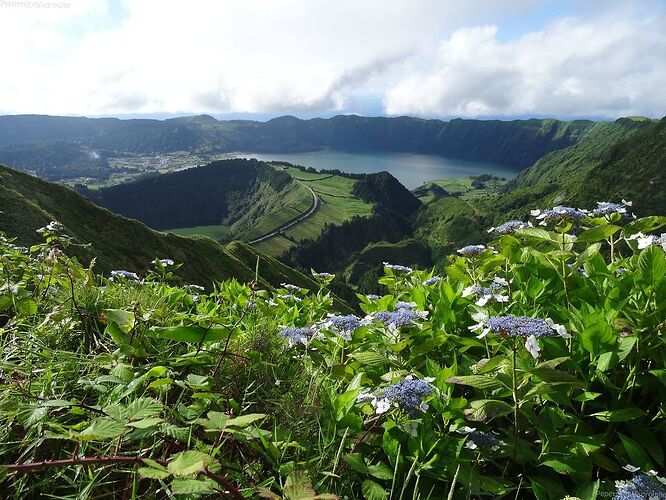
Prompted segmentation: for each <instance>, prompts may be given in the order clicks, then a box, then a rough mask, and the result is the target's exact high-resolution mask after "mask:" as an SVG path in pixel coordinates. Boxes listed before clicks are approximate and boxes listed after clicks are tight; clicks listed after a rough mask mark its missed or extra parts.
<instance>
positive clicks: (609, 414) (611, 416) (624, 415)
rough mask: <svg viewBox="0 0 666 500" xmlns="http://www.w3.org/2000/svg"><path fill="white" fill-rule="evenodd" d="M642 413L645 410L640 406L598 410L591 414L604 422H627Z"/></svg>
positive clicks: (643, 413) (640, 415)
mask: <svg viewBox="0 0 666 500" xmlns="http://www.w3.org/2000/svg"><path fill="white" fill-rule="evenodd" d="M643 415H645V412H644V411H643V410H641V409H640V408H622V409H620V410H608V411H600V412H597V413H593V414H592V415H591V416H592V417H597V418H598V419H599V420H603V421H604V422H627V421H629V420H633V419H635V418H640V417H642V416H643Z"/></svg>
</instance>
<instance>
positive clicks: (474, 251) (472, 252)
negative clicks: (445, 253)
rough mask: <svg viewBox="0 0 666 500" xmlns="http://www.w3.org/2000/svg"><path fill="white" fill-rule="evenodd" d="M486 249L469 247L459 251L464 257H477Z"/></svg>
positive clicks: (480, 246)
mask: <svg viewBox="0 0 666 500" xmlns="http://www.w3.org/2000/svg"><path fill="white" fill-rule="evenodd" d="M485 249H486V247H485V246H484V245H467V246H466V247H462V248H460V249H458V253H459V254H460V255H462V256H463V257H475V256H477V255H479V254H480V253H481V252H483V251H484V250H485Z"/></svg>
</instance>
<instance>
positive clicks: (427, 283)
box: [423, 276, 444, 286]
mask: <svg viewBox="0 0 666 500" xmlns="http://www.w3.org/2000/svg"><path fill="white" fill-rule="evenodd" d="M442 279H444V278H442V277H441V276H433V277H432V278H428V279H427V280H425V281H424V282H423V286H430V285H434V284H435V283H439V282H440V281H442Z"/></svg>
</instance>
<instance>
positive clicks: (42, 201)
mask: <svg viewBox="0 0 666 500" xmlns="http://www.w3.org/2000/svg"><path fill="white" fill-rule="evenodd" d="M52 220H57V221H59V222H60V223H62V224H63V225H64V226H65V231H66V233H67V234H68V235H70V236H72V237H74V238H75V241H76V242H77V243H79V244H80V245H76V246H74V245H73V246H71V247H70V249H69V252H70V253H72V254H74V255H75V256H76V257H78V258H79V259H80V260H81V261H82V262H84V263H86V264H87V263H89V262H91V261H92V259H93V258H94V259H95V269H96V270H97V271H98V272H102V273H109V272H110V271H111V270H113V269H126V270H129V271H135V272H144V271H145V270H146V269H148V268H149V267H150V262H151V261H152V260H153V259H155V258H171V259H173V260H175V261H176V262H183V263H185V264H186V265H184V266H183V268H182V269H181V270H179V273H181V274H180V277H181V278H182V279H183V280H185V281H187V282H189V283H198V284H201V285H206V286H207V287H209V286H210V285H211V284H212V283H213V282H214V281H218V280H223V279H227V278H237V279H239V280H240V281H243V282H250V281H252V280H253V279H254V275H255V267H256V263H257V259H259V275H260V281H261V282H262V283H263V285H265V286H266V285H279V284H280V283H281V282H290V283H294V284H297V285H300V286H306V287H316V285H315V284H314V283H313V282H312V281H311V280H310V279H309V278H308V277H306V276H305V275H303V274H302V273H300V272H298V271H295V270H294V269H292V268H290V267H288V266H286V265H284V264H282V263H281V262H279V261H277V260H275V259H273V258H271V257H267V256H266V255H264V254H262V253H260V252H257V251H256V250H254V249H253V248H251V247H249V246H248V245H246V244H244V243H241V242H232V243H229V244H226V245H221V244H219V243H217V242H216V241H213V240H212V239H209V238H203V237H193V238H186V237H181V236H176V235H173V234H166V233H160V232H157V231H153V230H151V229H149V228H147V227H146V226H145V225H143V224H142V223H140V222H137V221H135V220H130V219H127V218H124V217H121V216H118V215H114V214H112V213H111V212H109V211H108V210H106V209H104V208H100V207H98V206H96V205H94V204H93V203H92V202H90V201H89V200H87V199H86V198H84V197H83V196H81V195H80V194H78V193H77V192H75V191H73V190H72V189H69V188H67V187H64V186H61V185H57V184H51V183H48V182H45V181H43V180H40V179H38V178H36V177H33V176H31V175H28V174H25V173H22V172H19V171H16V170H12V169H10V168H7V167H5V166H0V231H2V232H4V233H5V234H6V235H7V236H8V237H15V238H17V243H18V244H21V245H32V244H35V243H38V242H40V241H41V239H42V238H41V236H40V235H39V234H38V233H37V232H36V230H37V229H38V228H40V227H43V226H45V225H46V224H48V223H49V222H50V221H52ZM83 245H86V246H83Z"/></svg>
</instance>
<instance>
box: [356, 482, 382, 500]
mask: <svg viewBox="0 0 666 500" xmlns="http://www.w3.org/2000/svg"><path fill="white" fill-rule="evenodd" d="M361 492H362V493H363V498H364V499H365V500H386V499H387V498H388V492H387V491H386V490H385V489H384V488H383V487H382V486H380V485H379V484H377V483H375V482H374V481H370V480H369V479H366V480H365V481H363V483H362V484H361Z"/></svg>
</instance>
